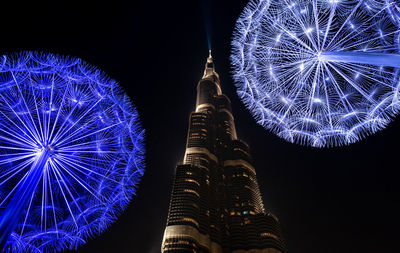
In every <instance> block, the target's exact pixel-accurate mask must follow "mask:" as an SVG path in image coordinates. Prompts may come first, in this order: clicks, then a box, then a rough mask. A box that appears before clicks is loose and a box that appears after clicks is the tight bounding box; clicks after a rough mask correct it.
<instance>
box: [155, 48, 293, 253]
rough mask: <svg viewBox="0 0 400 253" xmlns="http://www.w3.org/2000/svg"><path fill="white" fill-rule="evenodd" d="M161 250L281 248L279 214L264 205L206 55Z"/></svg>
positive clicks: (215, 252) (272, 252)
mask: <svg viewBox="0 0 400 253" xmlns="http://www.w3.org/2000/svg"><path fill="white" fill-rule="evenodd" d="M161 251H162V252H163V253H185V252H191V253H193V252H196V253H284V252H286V250H285V246H284V242H283V239H282V233H281V230H280V224H279V221H278V219H277V218H276V217H275V216H274V215H272V214H271V213H267V212H266V211H265V209H264V205H263V202H262V198H261V194H260V190H259V187H258V183H257V179H256V171H255V169H254V167H253V165H252V158H251V156H250V153H249V146H248V145H247V144H246V143H245V142H244V141H242V140H239V139H238V138H237V136H236V129H235V122H234V117H233V114H232V110H231V102H230V100H229V98H228V97H227V96H225V95H224V94H222V91H221V85H220V80H219V75H218V74H217V73H216V72H215V68H214V62H213V58H212V55H211V51H210V55H209V57H208V59H207V63H206V66H205V70H204V75H203V77H202V78H201V80H200V81H199V83H198V85H197V101H196V111H194V112H192V113H191V115H190V120H189V131H188V137H187V143H186V152H185V156H184V159H183V163H182V164H179V165H177V167H176V171H175V178H174V185H173V190H172V195H171V201H170V207H169V214H168V221H167V227H166V229H165V233H164V239H163V242H162V248H161Z"/></svg>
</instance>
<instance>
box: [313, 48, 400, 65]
mask: <svg viewBox="0 0 400 253" xmlns="http://www.w3.org/2000/svg"><path fill="white" fill-rule="evenodd" d="M319 60H321V61H328V62H351V63H360V64H366V65H376V66H389V67H395V68H400V55H397V54H383V53H381V54H377V53H363V52H322V53H321V54H320V56H319Z"/></svg>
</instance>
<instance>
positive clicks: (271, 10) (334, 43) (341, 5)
mask: <svg viewBox="0 0 400 253" xmlns="http://www.w3.org/2000/svg"><path fill="white" fill-rule="evenodd" d="M399 6H400V5H399V3H398V1H393V0H374V1H369V0H365V1H358V0H349V1H328V0H298V1H295V2H293V1H288V0H282V1H280V0H251V1H250V3H249V4H248V5H247V6H246V7H245V9H244V11H243V12H242V14H241V16H240V17H239V19H238V21H237V23H236V29H235V32H234V36H233V40H232V52H231V64H232V66H233V69H234V71H233V78H234V81H235V84H236V86H237V92H238V95H239V97H240V98H241V99H242V101H243V102H244V104H245V105H246V106H247V107H248V109H249V110H250V111H251V113H252V114H253V116H254V118H255V119H256V120H257V122H258V123H259V124H260V125H262V126H263V127H265V128H266V129H268V130H271V131H272V132H274V133H275V134H276V135H278V136H279V137H281V138H284V139H286V140H287V141H289V142H293V143H299V144H302V145H310V146H315V147H332V146H340V145H346V144H350V143H353V142H356V141H359V140H361V139H362V138H364V137H365V136H367V135H369V134H372V133H375V132H376V131H378V130H381V129H383V128H385V127H386V126H387V124H389V122H390V121H391V119H392V118H393V116H395V115H397V114H398V112H399V110H400V99H399V98H400V92H399V88H400V22H399V21H400V14H399V10H400V8H399Z"/></svg>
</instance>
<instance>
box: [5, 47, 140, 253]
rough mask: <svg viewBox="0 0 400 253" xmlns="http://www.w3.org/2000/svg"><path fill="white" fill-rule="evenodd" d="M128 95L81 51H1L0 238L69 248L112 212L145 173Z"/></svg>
mask: <svg viewBox="0 0 400 253" xmlns="http://www.w3.org/2000/svg"><path fill="white" fill-rule="evenodd" d="M144 155H145V151H144V130H142V128H141V126H140V123H139V116H138V113H137V111H136V109H135V108H134V107H133V105H132V103H131V101H130V99H129V97H128V96H127V95H126V94H125V93H124V92H123V90H122V89H121V87H120V86H119V85H118V84H117V83H116V82H115V81H114V80H111V79H110V78H108V77H107V76H106V75H105V74H104V73H102V72H101V71H100V70H98V69H96V68H94V67H93V66H90V65H88V64H86V63H85V62H83V61H82V60H80V59H76V58H68V57H60V56H57V55H52V54H42V53H32V52H24V53H20V54H13V55H4V56H1V57H0V190H1V192H0V243H1V245H2V246H4V251H5V252H54V251H62V250H65V249H76V248H77V247H78V246H79V245H82V244H84V243H85V242H86V240H87V239H89V238H90V237H93V236H94V235H97V234H100V233H101V232H102V231H104V230H105V229H106V228H107V227H109V226H110V224H111V223H112V222H113V221H115V220H116V218H117V216H118V215H119V214H120V213H121V212H122V211H123V210H124V209H125V207H126V206H127V204H128V203H129V202H130V200H131V199H132V196H133V195H134V194H135V191H136V188H137V186H138V183H139V181H140V178H141V177H142V175H143V173H144V164H143V163H144V160H143V159H144Z"/></svg>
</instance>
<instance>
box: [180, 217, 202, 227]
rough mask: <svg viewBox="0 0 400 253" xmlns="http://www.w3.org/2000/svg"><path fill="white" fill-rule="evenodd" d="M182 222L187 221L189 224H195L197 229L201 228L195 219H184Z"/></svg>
mask: <svg viewBox="0 0 400 253" xmlns="http://www.w3.org/2000/svg"><path fill="white" fill-rule="evenodd" d="M182 220H183V221H187V222H191V223H193V224H195V225H196V226H197V227H198V226H199V223H198V222H197V221H195V220H194V219H192V218H186V217H184V218H183V219H182Z"/></svg>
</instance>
